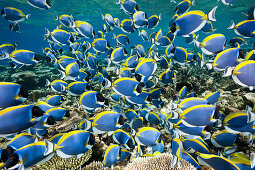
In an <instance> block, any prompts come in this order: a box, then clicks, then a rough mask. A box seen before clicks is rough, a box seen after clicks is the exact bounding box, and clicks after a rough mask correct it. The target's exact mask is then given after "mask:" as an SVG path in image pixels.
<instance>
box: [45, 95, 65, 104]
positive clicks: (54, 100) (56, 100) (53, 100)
mask: <svg viewBox="0 0 255 170" xmlns="http://www.w3.org/2000/svg"><path fill="white" fill-rule="evenodd" d="M62 101H64V98H63V96H60V95H52V96H49V97H47V98H46V99H45V102H46V103H48V104H49V105H51V106H59V105H61V104H62Z"/></svg>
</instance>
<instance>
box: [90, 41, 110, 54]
mask: <svg viewBox="0 0 255 170" xmlns="http://www.w3.org/2000/svg"><path fill="white" fill-rule="evenodd" d="M91 46H92V48H93V50H94V51H96V52H99V53H103V52H105V51H107V50H108V49H109V48H110V44H109V42H108V41H107V40H106V39H103V38H97V39H94V41H93V42H92V44H91Z"/></svg>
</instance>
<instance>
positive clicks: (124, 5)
mask: <svg viewBox="0 0 255 170" xmlns="http://www.w3.org/2000/svg"><path fill="white" fill-rule="evenodd" d="M117 4H120V5H121V9H123V11H124V12H125V13H126V14H127V15H133V14H134V13H135V12H136V11H138V8H139V7H138V4H137V3H136V1H134V0H117Z"/></svg>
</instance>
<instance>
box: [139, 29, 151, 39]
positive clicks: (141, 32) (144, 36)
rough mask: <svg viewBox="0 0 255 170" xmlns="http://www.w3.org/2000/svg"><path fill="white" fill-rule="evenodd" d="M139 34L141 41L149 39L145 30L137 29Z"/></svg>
mask: <svg viewBox="0 0 255 170" xmlns="http://www.w3.org/2000/svg"><path fill="white" fill-rule="evenodd" d="M139 36H141V37H142V39H143V41H148V40H149V37H148V33H147V32H146V31H145V30H142V31H139Z"/></svg>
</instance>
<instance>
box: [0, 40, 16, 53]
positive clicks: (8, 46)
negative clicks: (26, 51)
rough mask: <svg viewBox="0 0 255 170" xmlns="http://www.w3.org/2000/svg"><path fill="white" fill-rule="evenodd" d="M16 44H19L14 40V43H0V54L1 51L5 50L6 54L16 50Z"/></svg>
mask: <svg viewBox="0 0 255 170" xmlns="http://www.w3.org/2000/svg"><path fill="white" fill-rule="evenodd" d="M18 46H19V45H18V43H17V42H14V44H10V43H5V44H1V45H0V55H1V56H2V55H3V53H2V51H4V52H6V53H7V54H11V53H12V52H13V51H15V50H16V48H17V47H18Z"/></svg>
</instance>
